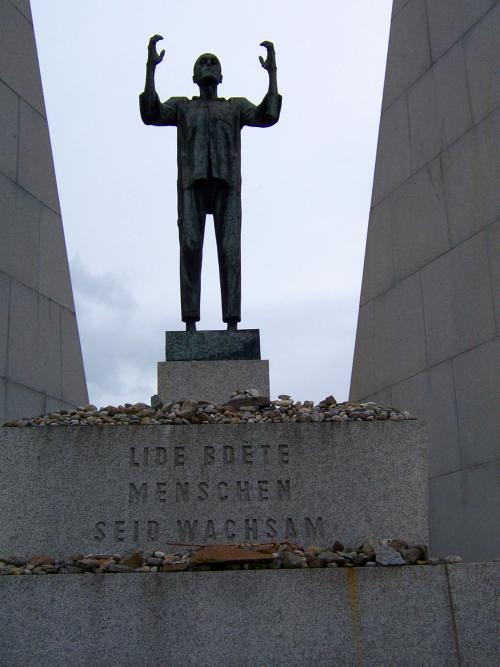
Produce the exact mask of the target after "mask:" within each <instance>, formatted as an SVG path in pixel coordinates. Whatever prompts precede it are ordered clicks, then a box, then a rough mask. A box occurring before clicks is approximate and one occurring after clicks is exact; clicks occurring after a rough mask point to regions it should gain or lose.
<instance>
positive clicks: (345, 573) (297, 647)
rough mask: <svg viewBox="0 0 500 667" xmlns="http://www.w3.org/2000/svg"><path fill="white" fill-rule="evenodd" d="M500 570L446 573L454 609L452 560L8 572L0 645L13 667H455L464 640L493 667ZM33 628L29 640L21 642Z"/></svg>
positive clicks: (465, 657)
mask: <svg viewBox="0 0 500 667" xmlns="http://www.w3.org/2000/svg"><path fill="white" fill-rule="evenodd" d="M497 571H498V566H497V565H496V564H487V565H479V566H478V565H475V564H462V565H455V566H450V567H448V572H449V575H450V590H451V593H452V595H454V598H453V599H454V601H455V602H456V604H457V605H458V608H457V609H455V610H453V611H452V609H451V608H450V604H449V597H448V590H447V577H446V571H445V566H442V565H440V566H436V567H406V568H390V569H389V568H387V569H381V568H380V569H373V568H370V569H356V570H352V569H347V568H345V569H337V570H335V569H321V570H275V571H269V570H268V571H259V570H255V571H242V572H241V571H240V572H209V573H207V572H185V573H181V574H178V575H175V574H174V575H169V574H166V575H164V574H161V573H156V574H153V573H152V574H146V575H128V576H127V575H120V576H116V575H114V576H113V575H104V576H90V575H89V576H72V575H60V576H52V577H48V576H45V577H41V576H31V577H26V576H23V577H12V576H10V577H1V578H0V592H1V595H2V599H3V601H4V602H3V604H4V610H5V614H4V619H3V622H2V631H3V632H2V638H3V641H2V644H1V645H0V648H1V649H2V653H3V657H4V660H5V661H6V662H7V663H8V665H9V667H24V666H25V665H28V664H50V665H52V666H53V667H67V665H68V664H71V665H72V666H74V667H87V666H88V665H100V666H102V667H112V666H117V665H129V666H133V665H134V666H135V665H144V667H153V665H158V664H160V663H161V664H166V665H179V664H182V665H186V666H187V667H189V666H198V665H201V664H203V665H207V666H209V667H210V666H217V667H219V666H220V665H231V666H232V665H242V666H245V665H255V664H259V665H261V664H265V665H273V667H275V666H276V667H280V666H283V667H284V666H285V665H287V666H288V665H297V666H299V665H300V666H302V665H305V664H308V665H309V664H314V665H318V667H326V666H330V665H337V664H343V665H361V664H370V665H401V664H404V665H412V666H413V665H422V664H426V665H455V664H458V663H459V661H458V656H457V645H458V646H459V647H460V651H461V656H462V662H461V664H464V665H490V664H491V665H493V664H494V660H493V661H491V660H490V657H491V656H492V655H493V656H494V655H495V649H496V648H497V639H496V633H495V631H494V630H493V631H492V628H491V626H492V624H493V623H494V621H495V617H494V612H493V614H492V615H491V617H490V619H488V621H487V623H486V624H485V625H482V624H481V623H480V619H482V618H484V615H485V612H486V611H490V610H494V604H495V601H494V590H493V588H492V587H490V583H491V582H492V580H493V577H494V575H495V572H497ZM471 584H476V589H475V591H474V588H473V587H472V585H471ZM474 594H475V599H474V600H473V601H471V604H470V605H469V606H467V605H466V604H465V602H466V600H467V599H468V598H470V597H471V596H472V595H474ZM368 601H369V604H368V603H367V602H368ZM476 609H477V611H478V612H479V613H478V615H477V616H476V615H475V614H474V612H475V611H476ZM454 613H455V616H454V615H453V614H454ZM454 619H456V621H457V637H454V636H453V629H452V628H453V621H454ZM390 621H392V624H391V622H390ZM25 627H28V628H30V641H29V642H28V641H12V637H15V636H16V635H17V634H18V633H19V629H20V628H25ZM96 628H100V630H101V631H99V632H96ZM384 640H385V641H384Z"/></svg>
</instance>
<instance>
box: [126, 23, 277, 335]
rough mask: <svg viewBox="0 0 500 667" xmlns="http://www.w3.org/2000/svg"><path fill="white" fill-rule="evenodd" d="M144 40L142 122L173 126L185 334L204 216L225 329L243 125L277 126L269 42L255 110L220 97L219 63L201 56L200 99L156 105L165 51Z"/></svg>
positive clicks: (231, 316)
mask: <svg viewBox="0 0 500 667" xmlns="http://www.w3.org/2000/svg"><path fill="white" fill-rule="evenodd" d="M161 39H163V38H162V37H161V36H160V35H154V36H153V37H151V39H150V40H149V46H148V60H147V65H146V84H145V87H144V92H143V93H141V95H140V98H139V101H140V110H141V117H142V120H143V122H144V123H146V125H175V126H176V127H177V165H178V180H177V203H178V216H179V217H178V226H179V243H180V281H181V307H182V321H183V322H185V323H186V331H196V322H198V321H199V319H200V287H201V286H200V279H201V263H202V253H203V236H204V232H205V218H206V215H207V213H211V214H213V217H214V224H215V236H216V241H217V255H218V260H219V277H220V286H221V295H222V319H223V321H224V322H226V323H227V328H228V330H230V329H232V330H235V329H237V328H238V322H240V320H241V247H240V246H241V137H240V132H241V128H242V127H244V126H245V125H250V126H252V127H269V126H270V125H274V124H275V123H277V122H278V119H279V116H280V109H281V95H279V93H278V85H277V79H276V59H275V54H274V46H273V44H272V43H271V42H262V44H261V46H264V47H265V48H266V49H267V57H266V59H265V60H264V58H262V57H261V56H260V57H259V60H260V63H261V65H262V67H263V68H264V69H265V70H267V72H268V74H269V89H268V92H267V93H266V95H265V97H264V99H263V100H262V102H261V103H260V104H259V105H255V104H252V102H249V101H248V100H247V99H245V98H244V97H232V98H230V99H228V100H226V99H224V98H223V97H217V86H218V85H219V84H220V83H222V71H221V66H220V62H219V60H218V58H217V57H216V56H214V55H212V54H211V53H204V54H203V55H201V56H200V57H199V58H198V59H197V61H196V62H195V64H194V71H193V81H194V82H195V83H196V84H198V86H199V88H200V96H199V97H193V98H192V99H188V98H187V97H171V98H170V99H168V100H167V101H166V102H160V99H159V97H158V95H157V93H156V90H155V82H154V75H155V69H156V66H157V65H158V64H159V63H161V61H162V60H163V56H164V55H165V51H164V50H163V51H162V52H161V53H158V52H157V50H156V44H157V42H158V41H159V40H161Z"/></svg>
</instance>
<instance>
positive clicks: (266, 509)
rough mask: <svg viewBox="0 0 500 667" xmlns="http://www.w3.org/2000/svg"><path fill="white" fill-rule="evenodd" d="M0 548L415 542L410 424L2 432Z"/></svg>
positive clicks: (421, 515)
mask: <svg viewBox="0 0 500 667" xmlns="http://www.w3.org/2000/svg"><path fill="white" fill-rule="evenodd" d="M0 452H1V458H2V483H1V485H0V507H1V508H2V512H1V513H0V556H1V555H2V554H15V555H18V556H30V555H33V554H35V553H49V554H52V555H53V556H54V557H64V556H68V555H70V554H72V553H76V552H83V553H96V552H98V553H115V552H117V551H118V552H123V551H125V550H127V549H132V548H133V549H142V550H144V551H148V550H149V551H153V550H155V549H160V550H161V549H162V548H164V547H165V544H166V542H168V541H173V542H175V543H179V544H200V543H201V544H206V543H208V544H209V543H242V542H246V543H266V542H267V543H269V542H275V541H284V540H289V541H292V542H295V543H298V544H302V545H304V546H307V545H308V544H318V545H320V546H329V545H331V544H333V542H334V541H335V540H336V539H339V540H342V541H344V542H345V543H347V544H351V545H357V544H360V543H361V542H362V540H363V539H364V538H365V537H367V536H369V535H378V536H380V537H389V538H390V537H401V538H403V539H405V540H407V541H409V542H411V543H413V544H415V543H424V544H425V543H427V539H428V529H427V481H426V478H427V459H426V435H425V427H424V424H423V423H422V422H419V421H401V422H344V423H316V424H220V425H215V424H210V425H190V426H187V425H186V426H154V425H153V426H92V427H88V426H87V427H83V426H75V427H68V428H63V427H59V428H49V427H47V428H31V429H28V428H25V429H13V428H11V429H7V428H4V429H0Z"/></svg>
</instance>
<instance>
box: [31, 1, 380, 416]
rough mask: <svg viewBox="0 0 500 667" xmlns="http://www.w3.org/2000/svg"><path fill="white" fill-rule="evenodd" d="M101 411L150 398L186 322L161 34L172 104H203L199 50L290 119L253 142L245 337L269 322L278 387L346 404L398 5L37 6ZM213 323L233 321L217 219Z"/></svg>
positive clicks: (245, 247)
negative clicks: (155, 50) (149, 79)
mask: <svg viewBox="0 0 500 667" xmlns="http://www.w3.org/2000/svg"><path fill="white" fill-rule="evenodd" d="M31 4H32V10H33V18H34V24H35V33H36V38H37V44H38V54H39V59H40V67H41V72H42V80H43V84H44V92H45V102H46V106H47V114H48V119H49V125H50V131H51V139H52V148H53V153H54V161H55V167H56V174H57V180H58V186H59V197H60V200H61V208H62V213H63V220H64V228H65V234H66V243H67V247H68V256H69V261H70V267H71V274H72V280H73V290H74V294H75V301H76V309H77V316H78V322H79V328H80V337H81V342H82V349H83V356H84V361H85V368H86V374H87V382H88V386H89V393H90V398H91V401H93V402H95V403H98V404H99V405H104V404H108V403H119V402H125V401H131V402H133V401H140V400H146V401H148V400H149V398H150V396H151V394H152V393H155V392H156V362H158V361H161V360H163V359H164V331H165V330H170V329H183V328H184V327H183V325H182V323H181V321H180V299H179V279H178V239H177V212H176V208H177V203H176V130H175V128H170V127H147V126H145V125H143V124H142V122H141V119H140V116H139V110H138V94H139V92H140V91H141V90H142V88H143V86H144V72H145V62H146V46H147V42H148V39H149V37H150V36H151V35H152V34H154V33H160V34H162V35H163V36H164V38H165V39H164V41H163V42H162V43H161V48H165V49H166V56H165V59H164V61H163V63H161V65H159V67H158V69H157V73H156V84H157V90H158V93H159V95H160V98H161V99H166V98H168V97H170V96H172V95H186V96H188V97H191V96H193V95H196V94H197V91H198V89H197V87H196V86H195V85H194V84H193V83H192V78H191V77H192V67H193V63H194V61H195V59H196V57H197V56H198V55H199V54H200V53H203V52H206V51H209V52H213V53H215V54H216V55H218V57H219V59H220V61H221V63H222V72H223V76H224V82H223V84H222V86H220V88H219V94H220V95H221V96H223V97H226V98H227V97H232V96H244V97H247V98H248V99H250V100H252V101H253V102H256V103H258V102H259V101H260V100H261V99H262V97H263V95H264V94H265V92H266V90H267V81H268V79H267V73H266V72H265V71H264V70H263V69H262V68H261V66H260V64H259V61H258V56H259V55H265V50H264V49H263V48H262V47H260V46H259V43H260V42H261V41H263V40H265V39H268V40H271V41H273V42H274V43H275V47H276V54H277V63H278V85H279V89H280V92H281V94H282V95H283V109H282V115H281V119H280V122H279V123H278V124H277V125H275V126H273V127H271V128H266V129H260V128H244V130H243V132H242V135H243V136H242V156H243V157H242V162H243V166H242V176H243V233H242V264H243V266H242V322H241V325H240V326H241V328H258V329H260V335H261V349H262V358H264V359H269V361H270V372H271V393H272V395H273V396H276V395H277V394H280V393H289V394H292V396H293V397H294V398H296V399H301V400H304V399H312V400H316V401H317V400H320V399H322V398H324V397H325V396H326V395H328V394H331V393H333V394H334V395H335V396H336V398H337V399H338V400H345V399H346V398H347V397H348V392H349V381H350V373H351V365H352V354H353V348H354V337H355V330H356V319H357V312H358V301H359V291H360V283H361V275H362V265H363V255H364V247H365V239H366V227H367V222H368V213H369V205H370V197H371V188H372V180H373V167H374V160H375V149H376V141H377V132H378V123H379V116H380V104H381V99H382V86H383V77H384V67H385V59H386V51H387V41H388V34H389V23H390V9H391V5H392V1H391V0H351V2H345V0H310V1H309V2H298V1H294V0H267V2H265V3H239V2H234V0H233V1H230V0H212V1H211V2H201V1H200V0H183V2H180V1H179V2H167V0H148V1H147V2H138V0H85V1H84V2H82V1H81V0H31ZM201 318H202V319H201V322H200V323H199V326H198V328H199V329H219V328H225V326H224V325H223V323H222V321H221V313H220V292H219V285H218V269H217V259H216V249H215V240H214V233H213V225H212V221H211V218H208V220H207V233H206V240H205V251H204V265H203V278H202V312H201Z"/></svg>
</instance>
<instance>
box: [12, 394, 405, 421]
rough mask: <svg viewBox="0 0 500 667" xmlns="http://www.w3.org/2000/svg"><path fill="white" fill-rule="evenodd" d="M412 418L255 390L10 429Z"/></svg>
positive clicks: (53, 416)
mask: <svg viewBox="0 0 500 667" xmlns="http://www.w3.org/2000/svg"><path fill="white" fill-rule="evenodd" d="M404 419H411V417H410V413H409V412H406V411H401V410H399V409H397V408H393V407H381V406H378V405H376V404H375V403H355V402H348V401H347V402H344V403H337V401H336V400H335V398H334V397H333V396H327V397H326V398H325V399H324V400H323V401H320V402H319V403H318V404H316V405H315V404H314V402H313V401H294V400H293V398H292V397H291V396H288V395H287V394H281V395H280V396H278V398H277V399H276V400H273V401H271V400H270V399H269V398H268V397H265V396H259V393H258V392H257V391H256V390H254V389H248V390H245V391H238V392H234V394H233V395H232V396H231V398H230V399H229V401H227V402H226V403H224V404H223V405H216V404H214V403H209V402H208V401H191V400H178V401H165V402H164V401H162V400H161V399H160V397H159V396H157V395H155V396H153V397H152V398H151V405H148V404H146V403H134V404H132V403H125V405H119V406H114V405H107V406H106V407H103V408H99V409H98V408H97V407H96V406H95V405H86V406H82V407H78V408H76V409H75V410H59V411H58V412H51V413H49V414H42V415H39V416H38V417H34V418H30V419H12V420H10V421H7V422H5V423H4V424H3V426H8V427H29V426H116V425H123V426H146V425H151V424H168V425H178V426H182V425H185V424H244V423H254V424H277V423H315V422H344V421H380V420H385V421H387V420H389V421H400V420H404Z"/></svg>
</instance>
